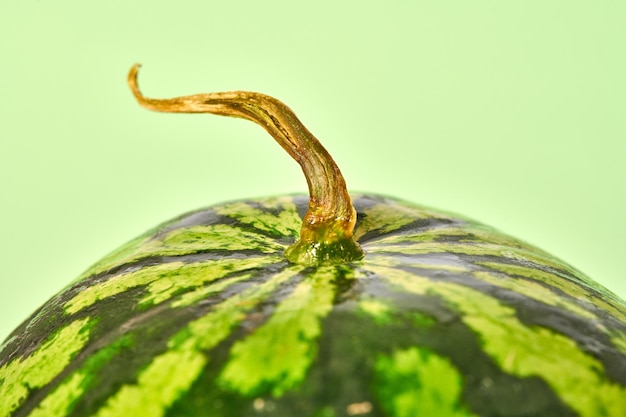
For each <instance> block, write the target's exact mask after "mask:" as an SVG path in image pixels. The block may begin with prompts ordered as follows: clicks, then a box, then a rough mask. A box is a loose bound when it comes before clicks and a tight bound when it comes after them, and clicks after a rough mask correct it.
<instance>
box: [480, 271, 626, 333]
mask: <svg viewBox="0 0 626 417" xmlns="http://www.w3.org/2000/svg"><path fill="white" fill-rule="evenodd" d="M479 265H482V266H485V267H488V268H491V269H494V270H496V271H499V272H503V273H505V274H508V275H513V276H520V277H524V278H528V279H532V280H535V281H538V282H541V283H544V284H546V285H548V286H550V287H552V288H555V289H557V290H560V291H562V292H563V293H565V294H567V295H569V296H570V297H572V298H574V299H576V300H578V301H579V302H580V303H585V304H588V305H595V306H596V307H598V308H600V309H603V310H605V311H607V312H609V313H610V314H612V315H613V317H615V318H617V319H619V320H621V321H622V323H624V324H626V310H624V309H621V308H618V307H616V306H615V305H614V304H612V303H608V302H607V301H605V298H604V297H599V296H598V294H597V292H598V291H599V292H600V293H601V294H603V295H604V293H605V291H606V290H603V289H602V288H599V286H598V285H597V284H595V283H592V285H591V286H586V285H585V286H582V285H572V282H571V280H570V279H566V278H563V277H562V276H561V275H557V274H555V273H551V272H546V271H542V270H539V269H535V268H529V267H525V266H520V265H511V264H504V263H497V262H480V263H479ZM607 298H608V297H607ZM609 299H610V298H609Z"/></svg>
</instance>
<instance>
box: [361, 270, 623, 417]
mask: <svg viewBox="0 0 626 417" xmlns="http://www.w3.org/2000/svg"><path fill="white" fill-rule="evenodd" d="M370 269H372V271H373V272H375V273H377V274H379V275H380V276H381V277H383V278H384V279H386V280H388V281H389V282H390V283H392V284H395V285H398V286H399V287H401V288H402V289H404V290H405V291H410V292H414V293H416V294H426V293H434V294H437V295H439V296H441V297H442V298H444V299H445V300H447V301H448V302H450V303H451V304H452V305H454V306H455V307H456V308H457V309H458V310H459V312H460V313H461V314H462V315H461V317H462V319H463V322H464V323H465V324H467V325H468V326H469V327H470V328H471V329H472V330H473V331H474V332H475V333H476V334H478V335H479V336H480V338H481V339H482V342H483V346H484V349H485V351H486V352H487V353H488V354H489V355H490V356H491V357H492V358H493V359H494V360H495V361H496V362H497V363H498V364H499V365H500V367H501V368H502V369H503V370H504V371H505V372H508V373H510V374H513V375H517V376H520V377H531V376H539V377H540V378H542V379H543V380H544V381H546V382H547V383H548V384H549V385H550V386H551V387H552V388H553V389H554V391H555V392H556V393H557V394H558V395H559V397H560V398H561V399H562V401H563V402H565V403H566V404H568V405H569V406H570V407H571V408H572V409H574V410H576V411H577V412H579V413H580V415H581V416H582V417H598V416H617V415H621V414H623V411H624V410H625V409H626V388H624V387H622V386H619V385H617V384H614V383H611V382H610V381H608V380H607V379H606V378H605V377H604V371H603V366H602V364H601V363H600V362H599V361H598V360H597V359H595V358H594V357H592V356H590V355H588V354H586V353H585V352H583V351H581V350H580V349H579V347H578V346H577V345H576V342H575V341H573V340H571V339H569V338H568V337H566V336H563V335H561V334H558V333H555V332H553V331H551V330H549V329H546V328H543V327H527V326H525V325H524V324H523V323H521V322H520V321H519V320H518V319H517V317H516V314H515V310H514V309H513V308H511V307H508V306H505V305H503V304H501V303H500V302H499V301H498V300H497V299H495V298H493V297H490V296H488V295H486V294H483V293H481V292H480V291H477V290H474V289H471V288H468V287H464V286H462V285H459V284H454V283H449V282H442V281H439V282H433V281H430V280H429V279H427V278H425V277H421V276H418V275H415V274H412V273H410V272H407V271H402V270H397V269H388V268H379V267H373V268H370Z"/></svg>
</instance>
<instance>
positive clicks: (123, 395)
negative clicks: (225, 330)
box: [96, 350, 206, 417]
mask: <svg viewBox="0 0 626 417" xmlns="http://www.w3.org/2000/svg"><path fill="white" fill-rule="evenodd" d="M205 363H206V359H205V357H204V355H202V353H200V352H197V351H193V350H175V351H169V352H166V353H164V354H162V355H160V356H157V357H156V358H155V359H154V360H153V361H152V363H151V364H150V366H148V368H146V369H145V370H144V371H143V372H141V374H139V378H138V380H137V384H136V385H124V386H122V388H121V389H120V390H119V391H118V392H117V393H116V395H115V396H114V397H112V398H110V399H109V401H107V403H106V404H105V405H104V406H103V407H102V408H101V409H100V410H98V412H97V414H96V416H97V417H120V416H142V417H161V416H163V415H164V414H165V411H166V409H167V407H168V406H169V405H171V404H172V403H173V402H174V401H175V400H176V399H177V398H178V397H179V396H180V394H181V393H183V392H185V391H187V389H189V387H190V386H191V384H192V383H193V381H194V380H195V379H196V378H197V377H198V375H199V374H200V372H201V371H202V368H203V367H204V365H205Z"/></svg>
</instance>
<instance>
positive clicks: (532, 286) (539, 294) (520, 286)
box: [472, 271, 597, 320]
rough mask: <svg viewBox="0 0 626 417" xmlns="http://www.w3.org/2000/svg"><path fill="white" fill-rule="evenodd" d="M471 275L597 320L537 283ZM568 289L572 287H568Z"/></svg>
mask: <svg viewBox="0 0 626 417" xmlns="http://www.w3.org/2000/svg"><path fill="white" fill-rule="evenodd" d="M472 274H473V275H474V276H475V277H476V278H477V279H479V280H481V281H484V282H487V283H489V284H492V285H495V286H497V287H500V288H505V289H507V290H511V291H513V292H515V293H518V294H523V295H524V296H526V297H528V298H531V299H533V300H536V301H539V302H541V303H544V304H547V305H551V306H556V307H560V308H563V309H565V310H567V311H570V312H572V313H574V314H577V315H579V316H580V317H583V318H586V319H590V320H597V316H596V315H595V314H593V313H591V312H590V311H588V310H585V309H584V308H583V307H581V306H580V305H578V304H576V301H575V300H574V299H568V298H566V297H564V296H562V295H560V294H558V293H556V292H554V291H552V290H551V289H550V288H547V287H545V286H544V285H541V284H539V283H537V282H532V281H527V280H525V279H522V278H512V277H511V276H510V275H505V274H496V273H491V272H486V271H474V272H473V273H472ZM568 287H572V286H571V285H569V286H568Z"/></svg>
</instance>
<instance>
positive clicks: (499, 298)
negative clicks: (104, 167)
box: [0, 196, 626, 417]
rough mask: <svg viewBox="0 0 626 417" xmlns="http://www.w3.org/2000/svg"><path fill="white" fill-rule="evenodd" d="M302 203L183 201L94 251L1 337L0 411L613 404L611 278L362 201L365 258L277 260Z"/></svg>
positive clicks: (313, 411)
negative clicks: (311, 262) (160, 221)
mask: <svg viewBox="0 0 626 417" xmlns="http://www.w3.org/2000/svg"><path fill="white" fill-rule="evenodd" d="M306 201H307V200H306V198H300V199H297V198H292V197H281V198H271V199H264V200H256V201H253V202H234V203H227V204H222V205H218V206H215V207H212V208H210V209H208V210H206V211H199V212H197V213H190V214H188V215H186V216H182V217H179V218H177V219H175V220H174V221H171V222H168V223H165V224H164V225H162V226H160V227H159V228H157V229H155V230H154V231H152V232H150V233H148V234H146V235H143V236H141V237H139V238H137V239H135V240H132V241H130V242H129V243H128V244H126V245H124V246H123V247H121V248H120V249H119V250H117V251H114V252H113V253H111V254H110V255H108V256H106V257H105V258H103V259H102V260H101V261H100V262H98V263H96V264H94V266H92V267H91V268H90V269H89V270H88V271H87V272H86V273H85V274H83V275H82V276H81V280H82V281H79V282H74V283H73V284H72V285H70V286H69V287H67V288H66V289H64V290H63V291H62V292H61V293H60V294H58V295H57V296H56V297H55V298H53V299H52V300H51V301H50V302H49V303H48V304H46V306H44V308H43V309H41V310H39V311H38V312H36V314H35V315H34V316H33V317H32V318H31V320H30V321H28V325H26V326H24V327H23V328H22V329H21V331H20V332H17V333H16V334H14V335H12V336H11V337H10V338H9V339H8V340H7V341H5V342H4V344H3V345H2V348H0V399H2V401H0V417H7V416H11V415H12V413H13V412H14V411H16V410H18V411H16V412H19V413H20V415H31V416H35V417H42V416H55V417H61V416H70V415H73V414H72V413H76V412H78V411H80V413H83V414H87V415H96V416H111V417H113V416H133V415H141V416H148V417H157V416H158V417H160V416H167V415H176V416H180V415H195V414H197V412H198V409H197V408H195V407H201V408H199V410H200V412H201V414H205V415H211V416H212V417H230V416H232V415H237V416H242V417H244V416H251V415H261V414H266V415H273V416H275V417H278V416H294V415H316V416H343V415H364V416H398V417H400V416H419V415H427V416H430V415H433V416H435V415H436V416H454V417H460V416H479V415H481V416H484V415H488V416H491V415H504V416H506V415H516V414H515V413H516V412H517V411H519V410H521V409H522V408H523V409H524V410H529V411H527V414H528V415H569V414H571V413H574V414H575V415H579V416H584V417H590V416H593V417H598V416H609V417H613V416H618V415H626V377H624V372H626V305H625V304H624V302H623V301H621V300H619V299H618V298H617V297H615V296H614V295H613V294H612V293H610V291H608V290H606V289H604V288H602V287H601V286H599V285H597V284H596V283H594V282H593V281H591V280H590V279H588V278H587V277H585V276H584V275H583V274H581V273H580V272H578V271H576V270H574V269H572V268H571V267H569V266H568V265H567V264H565V263H564V262H562V261H560V260H558V259H556V258H554V257H552V256H551V255H549V254H546V253H544V252H542V251H540V250H537V249H536V248H533V247H532V246H530V245H527V244H525V243H523V242H520V241H518V240H516V239H513V238H511V237H508V236H505V235H502V234H501V233H498V232H496V231H494V230H492V229H491V228H489V227H486V226H483V225H479V224H476V223H474V222H472V221H471V220H468V219H462V218H458V217H456V216H451V215H449V214H446V213H439V212H436V211H434V210H430V209H424V208H421V207H418V206H414V205H410V204H406V203H401V202H397V201H394V200H391V199H386V198H380V197H369V196H364V197H356V198H355V205H356V208H357V211H358V214H359V219H360V220H359V222H358V223H357V227H356V232H355V235H356V236H357V237H359V238H362V239H363V240H362V242H361V243H362V246H363V248H364V250H365V251H366V253H367V255H366V257H365V258H364V259H363V260H362V261H359V262H354V263H351V264H348V265H341V266H327V267H321V268H306V267H303V266H294V265H290V264H289V263H288V262H287V261H286V260H285V259H284V257H283V251H284V250H285V248H286V247H288V246H289V245H290V244H291V243H292V242H293V241H294V240H295V239H296V238H297V235H298V231H299V229H300V223H301V219H300V216H299V214H298V213H302V212H304V209H305V208H306V207H305V205H306ZM51 323H53V324H52V325H51ZM54 323H57V324H54ZM55 326H56V327H55ZM51 329H52V330H51ZM590 340H592V341H593V343H591V342H590ZM468 349H475V351H473V353H472V354H469V353H468V352H470V351H468ZM14 352H15V356H9V355H10V354H11V355H12V354H14ZM338 352H341V353H338ZM338 356H340V357H338ZM477 380H478V381H479V383H478V385H477V382H476V381H477ZM492 380H498V381H500V383H499V384H493V385H481V384H482V383H480V381H492ZM328 381H332V383H329V382H328ZM502 381H504V382H502ZM502 384H511V385H510V387H513V386H515V389H513V388H510V387H509V389H508V390H507V387H506V386H503V385H502ZM498 390H500V391H498ZM515 390H520V391H519V392H516V391H515ZM34 393H38V395H39V396H35V395H34ZM502 393H505V394H506V395H505V396H504V397H502V395H501V394H502ZM538 393H540V394H541V395H540V396H536V394H538ZM530 395H533V399H534V401H533V402H531V403H529V402H528V399H527V398H528V396H530ZM96 396H97V397H96ZM505 397H506V398H507V400H506V403H505V402H504V400H501V399H500V398H505ZM535 402H536V403H537V404H538V406H537V407H543V406H545V407H548V408H546V410H547V409H549V410H550V411H549V412H544V409H543V408H537V409H534V408H533V403H535ZM491 406H493V407H494V408H493V409H491V408H489V407H491ZM77 410H78V411H77ZM503 410H504V411H503ZM507 410H508V411H507ZM568 413H569V414H568Z"/></svg>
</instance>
